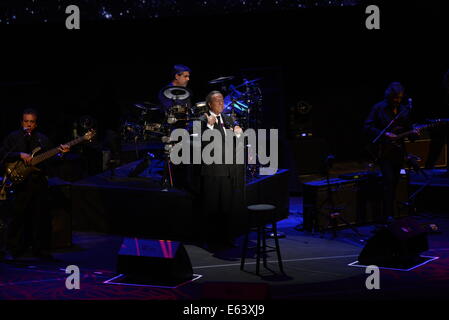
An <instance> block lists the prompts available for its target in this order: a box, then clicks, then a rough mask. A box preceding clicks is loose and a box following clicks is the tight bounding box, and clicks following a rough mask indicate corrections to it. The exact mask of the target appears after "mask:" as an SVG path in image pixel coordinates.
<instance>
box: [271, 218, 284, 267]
mask: <svg viewBox="0 0 449 320" xmlns="http://www.w3.org/2000/svg"><path fill="white" fill-rule="evenodd" d="M271 225H272V227H273V233H274V242H275V246H276V254H277V258H278V264H279V270H281V272H282V273H283V274H284V267H283V265H282V258H281V249H280V246H279V238H278V236H277V226H276V221H273V223H272V224H271Z"/></svg>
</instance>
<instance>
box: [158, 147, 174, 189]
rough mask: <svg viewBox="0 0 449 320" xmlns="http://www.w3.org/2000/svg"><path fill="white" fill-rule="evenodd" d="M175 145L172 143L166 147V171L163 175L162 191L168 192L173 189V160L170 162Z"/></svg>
mask: <svg viewBox="0 0 449 320" xmlns="http://www.w3.org/2000/svg"><path fill="white" fill-rule="evenodd" d="M172 147H173V145H172V144H170V143H165V146H164V170H163V174H162V181H161V186H162V191H168V190H169V188H170V189H171V188H173V173H172V166H171V160H170V152H171V149H172Z"/></svg>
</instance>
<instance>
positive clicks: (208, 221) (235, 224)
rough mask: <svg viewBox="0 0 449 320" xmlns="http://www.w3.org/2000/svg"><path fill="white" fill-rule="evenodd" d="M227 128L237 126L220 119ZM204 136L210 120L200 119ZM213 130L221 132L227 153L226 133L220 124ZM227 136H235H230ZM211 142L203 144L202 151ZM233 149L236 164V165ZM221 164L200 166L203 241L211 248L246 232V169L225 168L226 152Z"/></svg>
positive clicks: (238, 167)
mask: <svg viewBox="0 0 449 320" xmlns="http://www.w3.org/2000/svg"><path fill="white" fill-rule="evenodd" d="M221 116H222V118H223V122H224V127H225V128H227V129H230V128H232V127H234V125H235V123H234V122H233V120H232V119H231V117H229V116H227V115H223V114H222V115H221ZM200 120H201V127H202V128H201V129H202V130H201V131H202V134H204V132H206V131H207V130H210V129H209V128H208V127H207V118H206V117H205V116H204V115H203V116H202V117H201V118H200ZM212 130H216V131H218V132H220V137H221V143H222V146H223V151H224V141H225V140H224V132H223V130H222V129H221V128H220V125H219V124H218V123H215V125H214V127H213V129H212ZM227 134H232V132H228V133H227ZM234 139H235V142H234V146H236V145H237V143H243V142H242V139H243V137H242V138H234ZM208 143H209V142H206V143H204V145H203V147H204V146H205V145H207V144H208ZM235 150H236V149H235V148H234V150H233V151H234V161H235V159H236V158H235V157H236V155H235ZM222 160H223V161H222V164H215V163H213V164H209V165H207V164H204V163H202V165H201V170H200V171H201V202H202V206H201V207H202V214H203V232H204V233H203V236H204V240H205V241H206V242H208V243H211V244H229V243H230V242H231V241H232V240H233V239H234V238H235V237H236V236H237V235H238V234H239V233H240V232H241V230H243V228H244V226H242V221H246V220H245V219H244V217H243V216H242V215H244V214H246V211H245V166H244V165H243V164H235V162H234V164H225V163H224V152H223V159H222Z"/></svg>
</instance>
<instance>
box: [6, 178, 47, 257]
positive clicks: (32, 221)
mask: <svg viewBox="0 0 449 320" xmlns="http://www.w3.org/2000/svg"><path fill="white" fill-rule="evenodd" d="M47 202H48V184H47V181H46V179H45V177H42V176H33V177H30V178H29V179H28V180H26V181H25V182H24V183H22V184H21V185H18V186H17V187H16V190H15V195H14V199H13V200H12V217H11V220H10V222H9V224H8V228H7V236H6V249H7V250H8V251H10V252H11V253H13V254H20V253H22V252H24V251H25V250H26V249H27V248H28V246H30V245H31V246H32V247H33V251H40V250H42V249H46V248H48V247H49V245H50V240H51V216H50V214H49V210H48V203H47Z"/></svg>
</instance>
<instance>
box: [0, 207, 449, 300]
mask: <svg viewBox="0 0 449 320" xmlns="http://www.w3.org/2000/svg"><path fill="white" fill-rule="evenodd" d="M300 202H301V198H291V210H290V216H289V218H288V219H285V220H283V221H281V222H279V227H280V231H282V232H284V233H285V234H286V237H285V238H283V239H281V240H280V243H281V249H282V257H283V261H284V268H285V272H286V275H285V276H284V275H280V273H279V272H278V266H277V263H276V261H275V255H273V254H270V256H269V259H268V260H269V267H270V268H271V269H272V270H273V271H274V272H270V271H268V270H264V269H262V274H261V276H258V275H255V273H254V271H255V259H254V258H253V257H252V254H249V256H250V258H249V259H248V260H247V267H246V269H247V271H245V272H243V271H240V269H239V259H240V248H235V249H230V250H227V251H222V252H219V253H215V254H214V253H211V252H209V251H206V250H205V249H203V248H201V247H199V246H197V245H194V244H188V243H186V244H185V248H186V250H187V252H188V255H189V257H190V260H191V263H192V265H193V271H194V273H195V274H197V275H201V277H200V278H199V279H197V280H195V281H192V282H190V283H186V284H184V285H181V286H179V287H177V288H162V287H142V286H124V285H113V284H104V281H106V280H108V279H111V278H112V277H114V276H116V275H117V273H116V259H117V252H118V249H119V247H120V245H121V242H122V237H118V236H112V235H105V234H98V233H79V232H75V233H74V235H73V243H74V244H73V247H72V248H70V249H65V250H61V251H54V257H55V258H56V259H57V261H52V262H40V261H33V260H32V258H26V257H25V258H23V260H22V261H15V262H9V263H0V271H1V273H0V299H3V300H23V299H26V300H31V299H32V300H73V299H76V300H78V299H82V300H85V299H87V300H130V299H131V300H183V301H187V300H200V299H211V298H215V299H220V298H224V299H241V298H242V299H262V298H270V299H275V300H290V299H300V300H321V299H332V300H354V299H356V300H376V301H377V300H397V299H420V300H422V299H424V300H434V299H447V292H448V288H449V237H448V236H447V232H448V231H449V220H448V218H449V215H445V214H425V215H419V216H416V217H415V218H416V220H417V221H418V222H422V223H426V224H427V223H434V224H437V225H438V227H439V228H440V231H441V233H432V234H429V235H428V240H429V250H428V251H427V252H424V253H423V255H425V256H432V257H438V259H436V260H434V261H431V262H429V263H427V264H425V265H423V266H420V267H418V268H416V269H414V270H411V271H395V270H386V269H381V271H380V289H379V290H375V289H373V290H368V289H366V286H365V281H366V279H367V277H368V276H369V275H368V274H366V273H365V268H361V267H354V266H348V264H350V263H352V262H354V261H356V260H357V257H358V254H359V253H360V251H361V250H362V248H363V247H364V245H365V241H366V240H367V239H368V238H370V237H371V236H372V232H373V226H364V227H359V228H358V230H359V232H360V233H361V236H359V235H357V234H356V233H354V232H353V230H351V229H344V230H339V231H338V232H337V237H336V238H332V236H331V234H330V233H325V234H324V236H323V237H321V235H320V234H311V233H307V232H301V231H297V230H296V229H295V227H296V226H298V225H299V224H300V223H301V222H302V218H301V205H300ZM69 265H77V266H78V267H79V268H80V273H81V282H80V289H79V290H68V289H66V286H65V280H66V277H67V274H66V273H65V268H66V267H67V266H69Z"/></svg>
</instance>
